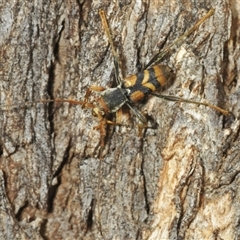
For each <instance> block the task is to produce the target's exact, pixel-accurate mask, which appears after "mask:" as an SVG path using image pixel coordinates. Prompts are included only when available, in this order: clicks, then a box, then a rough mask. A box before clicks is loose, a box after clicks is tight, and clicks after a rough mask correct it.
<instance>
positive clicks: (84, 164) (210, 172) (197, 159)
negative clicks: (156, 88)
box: [0, 0, 240, 239]
mask: <svg viewBox="0 0 240 240" xmlns="http://www.w3.org/2000/svg"><path fill="white" fill-rule="evenodd" d="M212 6H213V7H214V8H215V13H214V16H212V17H211V18H210V19H208V20H206V21H205V22H204V23H203V24H202V25H201V26H200V28H199V29H198V30H197V31H196V32H195V33H193V34H192V36H191V37H190V38H189V39H187V40H186V41H185V42H184V44H183V45H182V46H177V47H176V51H174V52H173V53H171V54H170V55H169V56H168V58H165V59H164V60H163V62H164V63H165V64H168V65H169V66H170V67H171V68H172V69H173V70H174V72H175V74H176V79H175V81H174V83H173V85H172V86H171V87H170V88H168V89H167V90H166V91H165V92H164V93H165V94H175V95H178V96H181V97H184V98H190V99H194V100H198V101H199V100H200V101H208V102H210V103H212V104H215V105H219V106H221V107H223V108H226V109H228V110H230V111H231V112H232V114H231V115H230V116H227V117H226V116H223V115H221V114H219V113H218V112H215V111H213V110H211V109H209V108H207V107H203V106H197V105H191V104H186V103H174V102H167V101H164V100H161V99H157V98H155V97H150V99H149V100H148V101H147V103H146V104H144V105H143V106H138V107H141V110H142V111H144V112H145V113H147V114H148V115H149V116H150V117H151V118H152V119H154V121H156V123H157V124H158V127H157V128H156V129H147V130H146V131H145V132H144V136H143V137H138V129H137V124H136V119H135V117H134V116H133V115H132V114H129V111H126V113H125V114H124V119H123V121H124V125H122V126H110V127H109V129H108V131H107V137H106V143H105V147H104V150H103V153H102V156H103V160H102V162H101V166H100V167H101V168H100V173H99V164H100V157H99V156H100V146H99V144H100V136H99V132H98V130H96V129H94V126H96V125H97V124H98V121H97V119H96V118H94V117H93V116H92V113H91V110H89V109H82V108H81V106H76V105H75V106H72V105H69V104H67V103H65V104H59V103H55V104H36V105H33V106H29V105H28V106H26V104H24V102H27V101H36V100H39V99H46V98H67V99H80V100H83V99H84V94H85V92H86V90H87V88H88V87H89V86H90V85H99V86H104V87H105V86H109V85H110V84H111V82H112V81H113V79H114V78H113V75H114V74H113V73H114V69H113V63H112V62H113V61H112V55H111V50H110V48H109V45H108V42H107V38H106V36H105V35H104V31H103V29H102V26H101V22H100V18H99V15H98V10H99V9H100V8H103V9H104V10H105V11H106V13H107V17H108V21H109V25H110V27H111V31H112V35H113V39H114V43H115V46H116V48H117V49H118V50H119V55H120V60H121V65H122V66H121V68H122V70H123V71H122V74H123V76H127V75H129V74H133V73H136V72H137V66H138V65H139V64H141V65H143V66H144V65H145V64H146V63H147V62H148V61H149V60H150V59H151V57H152V56H153V55H154V53H156V52H157V50H158V46H160V45H161V44H163V43H165V41H166V43H165V44H168V43H171V42H172V41H173V40H174V39H176V38H177V37H178V36H180V35H181V34H183V32H184V31H185V30H186V29H187V28H189V27H191V26H193V24H194V23H195V22H196V21H197V20H198V19H199V18H200V17H201V16H203V15H204V14H205V13H206V12H207V10H208V9H210V8H212ZM212 6H211V2H210V3H208V1H201V3H197V1H190V0H187V1H184V0H182V1H169V2H161V1H145V0H141V1H140V0H139V1H119V2H118V1H116V2H115V1H110V0H109V1H108V0H106V1H73V0H70V1H56V2H55V1H49V2H48V1H44V2H39V1H29V2H26V1H15V2H14V3H10V2H6V3H2V4H1V6H0V11H1V14H0V16H1V26H0V27H1V37H0V43H1V56H0V62H1V92H0V97H1V104H4V105H8V106H7V107H6V106H5V107H2V108H1V111H0V121H1V125H0V127H1V156H0V157H1V159H0V179H1V188H0V194H1V200H0V201H1V216H0V219H1V220H0V221H1V224H0V238H1V239H181V238H183V239H211V238H216V239H238V238H239V237H240V232H239V217H240V213H239V209H240V206H239V197H240V196H239V194H240V191H239V181H240V180H239V171H240V164H239V152H240V151H239V125H240V124H239V123H240V122H239V112H240V111H239V110H240V104H239V100H238V96H239V94H240V92H239V80H240V79H239V68H240V65H239V60H238V59H239V55H240V53H239V48H240V44H239V39H240V36H239V27H238V26H239V12H238V11H237V3H236V2H232V5H231V9H230V4H229V2H228V1H219V2H218V1H216V2H214V4H213V5H212ZM10 104H18V105H17V107H16V106H10ZM99 180H100V181H99ZM98 181H99V183H98Z"/></svg>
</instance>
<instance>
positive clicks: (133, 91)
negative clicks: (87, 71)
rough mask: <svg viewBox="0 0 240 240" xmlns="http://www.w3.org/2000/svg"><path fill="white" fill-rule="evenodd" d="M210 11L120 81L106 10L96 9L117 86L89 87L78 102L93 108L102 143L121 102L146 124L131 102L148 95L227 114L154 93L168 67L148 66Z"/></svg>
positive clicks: (144, 125)
mask: <svg viewBox="0 0 240 240" xmlns="http://www.w3.org/2000/svg"><path fill="white" fill-rule="evenodd" d="M213 13H214V10H213V9H211V10H210V11H209V12H208V13H207V14H206V15H205V16H204V17H202V18H201V19H200V20H199V21H198V22H197V23H196V24H195V25H194V26H193V27H192V28H191V29H189V30H188V31H187V32H186V33H185V34H183V35H182V36H180V37H179V38H178V39H177V40H175V41H174V42H173V43H172V44H170V45H169V46H168V47H166V48H164V49H163V51H161V52H159V53H158V54H156V55H155V56H154V57H153V58H152V60H150V62H149V63H148V64H147V65H146V66H145V68H144V69H143V71H142V72H140V73H138V74H136V75H132V76H129V77H126V78H124V79H123V80H122V79H120V77H119V60H118V55H117V52H116V50H115V48H114V44H113V40H112V37H111V33H110V29H109V26H108V23H107V20H106V16H105V13H104V11H103V10H100V11H99V15H100V17H101V20H102V25H103V28H104V30H105V33H106V35H107V37H108V41H109V43H110V46H111V50H112V54H113V57H114V66H115V78H116V81H117V84H118V86H117V87H115V88H108V89H106V88H104V87H99V86H90V88H89V89H88V90H87V93H86V96H85V103H84V104H82V103H80V104H82V105H83V106H87V107H90V108H93V113H94V115H96V116H97V117H98V119H99V121H100V123H99V125H98V126H97V127H96V128H98V129H99V130H100V134H101V145H102V146H103V145H104V139H105V136H106V126H107V124H114V123H113V122H112V121H109V120H108V119H107V116H108V115H109V113H113V112H118V110H120V109H121V107H122V106H123V105H124V104H125V105H127V106H128V107H129V108H130V109H131V110H132V112H133V113H134V115H135V116H136V117H137V118H138V119H139V120H140V121H141V123H142V127H146V126H147V120H146V118H145V116H144V115H143V114H142V113H141V112H140V111H138V110H137V109H135V108H134V107H133V106H132V104H134V103H136V102H139V101H140V100H142V99H143V98H145V97H146V96H147V95H149V94H151V95H154V96H157V97H160V98H164V99H166V100H170V101H182V102H188V103H194V104H199V105H205V106H208V107H210V108H212V109H215V110H216V111H219V112H221V113H222V114H225V115H227V114H228V111H226V110H224V109H221V108H219V107H217V106H214V105H211V104H209V103H206V102H197V101H192V100H189V99H183V98H180V97H176V96H170V95H160V94H156V93H154V92H155V91H156V90H157V89H159V88H160V87H163V86H164V85H166V84H167V81H168V79H169V77H170V69H169V68H168V67H167V66H165V65H159V64H158V65H154V66H152V67H150V66H151V65H153V64H154V63H157V62H159V60H161V58H163V57H164V56H165V55H166V53H167V52H168V51H170V50H171V48H172V47H173V46H174V45H176V44H177V43H179V42H181V41H182V40H183V39H185V38H186V37H188V36H189V35H190V34H192V33H193V32H194V31H195V30H196V29H197V28H198V27H199V25H200V24H201V23H203V22H204V21H205V20H206V19H207V18H209V17H210V16H212V15H213ZM149 67H150V68H149ZM92 91H97V92H101V93H100V97H99V98H97V99H96V102H98V105H94V104H92V103H90V102H88V97H89V96H90V95H91V92H92Z"/></svg>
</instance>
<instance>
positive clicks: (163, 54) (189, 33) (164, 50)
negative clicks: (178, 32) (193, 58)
mask: <svg viewBox="0 0 240 240" xmlns="http://www.w3.org/2000/svg"><path fill="white" fill-rule="evenodd" d="M214 11H215V10H214V9H211V10H209V11H208V13H207V14H206V15H205V16H203V17H202V18H201V19H200V20H199V21H198V22H197V23H196V24H195V25H194V26H193V27H192V28H190V29H189V30H188V31H187V32H186V33H184V34H183V35H182V36H180V37H179V38H177V39H176V40H175V41H173V42H172V43H170V44H169V45H168V46H167V47H165V48H164V49H163V50H162V51H160V52H159V53H158V54H156V55H155V56H154V57H153V58H152V59H151V60H150V62H149V63H148V64H147V65H146V66H145V67H144V69H146V68H148V67H149V66H150V65H152V64H153V63H154V62H158V61H160V60H161V59H162V58H163V57H164V56H165V55H166V54H167V53H168V52H169V51H170V50H171V49H172V47H173V46H174V45H177V44H178V43H180V42H182V41H183V40H184V39H185V38H187V37H189V36H190V35H191V34H192V33H193V32H194V31H195V30H196V29H197V28H198V27H199V26H200V25H201V24H202V23H203V22H204V21H206V20H207V19H208V18H209V17H211V16H212V15H213V14H214Z"/></svg>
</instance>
